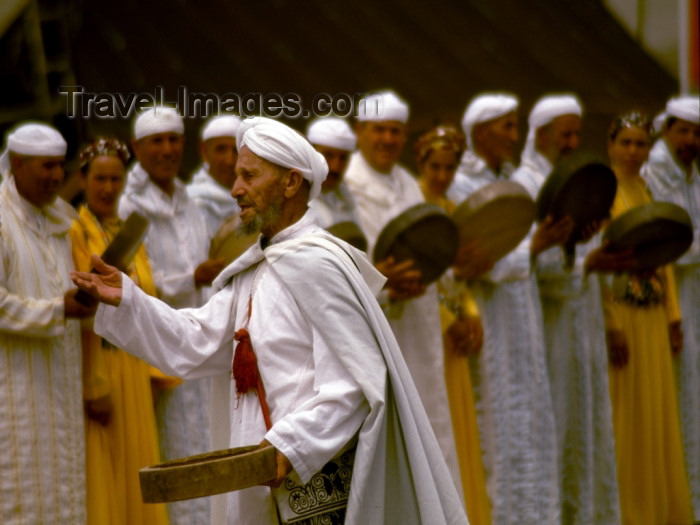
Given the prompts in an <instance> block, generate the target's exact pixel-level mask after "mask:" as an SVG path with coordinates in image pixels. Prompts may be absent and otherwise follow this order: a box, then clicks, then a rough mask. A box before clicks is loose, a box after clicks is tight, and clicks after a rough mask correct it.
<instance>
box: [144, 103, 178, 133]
mask: <svg viewBox="0 0 700 525" xmlns="http://www.w3.org/2000/svg"><path fill="white" fill-rule="evenodd" d="M157 133H179V134H180V135H182V134H184V133H185V124H184V122H183V121H182V117H181V116H180V114H179V113H178V112H177V110H176V109H175V108H170V107H167V106H156V107H153V108H148V109H147V110H146V111H144V112H143V113H139V115H138V116H137V117H136V118H135V119H134V139H135V140H140V139H142V138H144V137H148V136H150V135H155V134H157Z"/></svg>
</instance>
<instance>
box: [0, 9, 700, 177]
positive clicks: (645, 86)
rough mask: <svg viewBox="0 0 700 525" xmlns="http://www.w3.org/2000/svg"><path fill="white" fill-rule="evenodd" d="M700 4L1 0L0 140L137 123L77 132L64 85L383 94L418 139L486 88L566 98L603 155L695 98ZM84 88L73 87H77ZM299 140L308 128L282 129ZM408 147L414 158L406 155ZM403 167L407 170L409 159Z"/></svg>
mask: <svg viewBox="0 0 700 525" xmlns="http://www.w3.org/2000/svg"><path fill="white" fill-rule="evenodd" d="M697 6H698V0H606V1H602V0H576V1H561V0H523V1H517V0H461V1H457V0H452V1H449V0H445V1H438V2H415V1H410V2H407V1H400V0H384V1H382V2H376V1H366V0H359V1H354V2H347V1H345V2H336V1H333V0H331V1H328V0H325V1H324V0H308V1H305V2H300V1H292V0H261V1H259V2H241V1H236V0H234V1H231V0H210V1H202V2H194V1H191V0H139V1H136V0H122V1H121V2H113V1H106V0H90V1H88V0H2V1H0V53H1V55H0V56H2V61H1V63H0V93H2V96H1V97H0V131H1V132H2V133H3V135H4V132H5V131H6V130H7V129H8V128H9V127H11V126H13V125H14V124H15V123H17V122H18V121H20V120H24V119H29V118H32V119H43V120H46V121H50V122H52V123H54V124H55V125H56V126H58V127H59V129H61V131H62V132H63V133H64V134H65V136H66V137H67V139H68V141H69V148H70V150H69V153H71V152H74V151H75V150H76V149H77V148H78V146H79V144H80V143H81V142H83V141H85V140H87V139H88V138H89V137H91V136H94V135H96V134H100V133H110V134H117V135H119V136H121V137H122V138H128V136H129V131H130V123H131V118H99V117H96V116H94V115H93V116H91V117H90V118H81V117H76V118H69V117H68V116H67V113H68V111H69V109H70V108H69V107H68V99H69V98H70V97H69V96H67V95H66V94H61V93H60V92H59V91H60V90H61V87H62V86H63V90H64V93H65V86H80V89H82V90H83V91H84V92H85V93H88V92H89V93H97V94H120V95H121V96H122V97H125V98H126V97H127V95H128V94H130V93H134V94H139V93H147V94H153V93H154V92H158V90H160V93H163V94H164V98H165V100H171V101H174V100H175V98H176V96H177V93H178V90H182V89H183V88H184V89H186V90H187V91H188V92H189V93H195V92H199V93H209V94H220V95H223V94H224V93H236V94H239V95H241V96H243V95H246V94H251V93H260V94H273V93H277V94H281V95H284V94H288V93H293V94H296V95H298V96H299V97H300V99H301V100H303V101H304V103H305V104H307V103H310V101H311V100H312V99H313V97H314V96H316V95H317V94H318V93H329V94H337V93H347V94H350V95H357V94H359V93H363V92H367V91H369V90H373V89H378V88H386V87H390V88H393V89H394V90H396V91H397V92H398V93H399V94H400V95H402V96H403V97H404V98H405V99H406V100H407V101H408V102H409V103H410V104H411V111H412V113H411V120H410V122H409V134H410V141H411V142H412V141H413V139H415V138H416V137H417V136H418V135H419V134H420V133H421V132H422V131H424V130H425V129H426V128H428V127H429V126H431V125H433V124H435V123H438V122H450V123H455V124H459V122H460V120H461V117H462V113H463V111H464V109H465V107H466V104H467V102H468V101H469V100H470V99H471V98H472V97H473V96H474V95H476V94H477V93H479V92H481V91H484V90H505V91H510V92H514V93H516V94H518V95H519V97H520V100H521V108H520V114H521V125H520V131H521V136H522V140H523V141H524V137H525V135H526V133H527V113H528V112H529V110H530V107H531V106H532V104H533V103H534V101H535V100H536V99H537V98H538V97H539V96H541V95H542V94H544V93H547V92H552V91H573V92H575V93H577V94H578V95H579V97H580V98H581V100H582V102H583V104H584V107H585V111H586V113H585V118H584V127H583V147H585V148H587V149H591V150H594V151H598V152H600V153H601V154H604V151H605V133H606V129H607V126H608V124H609V122H610V120H611V119H612V117H613V116H614V115H615V114H616V113H618V112H621V111H625V110H628V109H632V108H639V109H642V110H645V111H647V112H649V113H652V114H653V113H656V112H658V111H660V110H661V109H662V108H663V106H664V104H665V101H666V99H667V98H669V97H670V96H672V95H674V94H676V93H678V92H679V91H688V90H695V91H697V89H698V51H697V47H698V46H697V34H698V30H697V27H698V26H697V12H698V8H697ZM72 89H78V88H72ZM287 122H288V123H289V124H291V125H292V126H294V127H295V128H297V129H299V130H301V131H303V130H304V129H305V128H306V124H307V119H305V118H303V117H299V118H293V119H287ZM201 123H202V119H201V118H200V117H197V118H187V119H186V135H187V146H186V154H185V162H184V167H183V173H182V176H183V178H185V179H186V178H188V177H189V174H190V173H191V172H192V170H193V169H194V168H195V166H196V164H197V163H198V158H197V150H196V142H197V135H198V132H199V128H200V126H201ZM411 145H412V144H409V146H411ZM404 162H405V163H406V164H407V165H408V166H409V167H413V158H412V147H407V148H406V150H405V152H404Z"/></svg>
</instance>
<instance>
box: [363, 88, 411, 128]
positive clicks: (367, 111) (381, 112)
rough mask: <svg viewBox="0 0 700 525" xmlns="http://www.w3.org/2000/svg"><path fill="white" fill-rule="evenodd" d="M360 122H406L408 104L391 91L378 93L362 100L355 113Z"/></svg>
mask: <svg viewBox="0 0 700 525" xmlns="http://www.w3.org/2000/svg"><path fill="white" fill-rule="evenodd" d="M357 120H358V121H360V122H380V121H387V120H393V121H397V122H402V123H404V124H405V123H406V122H408V104H407V103H406V102H405V101H404V100H402V99H401V98H399V96H398V95H397V94H396V93H394V92H393V91H380V92H379V93H372V94H371V95H367V96H366V97H364V98H362V99H361V100H360V103H359V107H358V111H357Z"/></svg>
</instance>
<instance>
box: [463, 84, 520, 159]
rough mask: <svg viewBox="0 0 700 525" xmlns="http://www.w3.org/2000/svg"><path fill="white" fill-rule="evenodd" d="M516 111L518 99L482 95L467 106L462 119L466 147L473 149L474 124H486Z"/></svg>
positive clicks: (496, 94)
mask: <svg viewBox="0 0 700 525" xmlns="http://www.w3.org/2000/svg"><path fill="white" fill-rule="evenodd" d="M516 109H518V98H517V97H516V96H515V95H509V94H507V93H483V94H481V95H477V96H476V97H474V98H473V99H472V101H471V102H470V103H469V105H468V106H467V110H466V111H465V112H464V117H462V129H463V130H464V134H465V135H466V136H467V146H468V147H469V149H474V143H473V141H472V129H473V128H474V126H475V125H476V124H481V123H482V122H488V121H489V120H493V119H496V118H499V117H502V116H504V115H507V114H508V113H510V112H512V111H515V110H516Z"/></svg>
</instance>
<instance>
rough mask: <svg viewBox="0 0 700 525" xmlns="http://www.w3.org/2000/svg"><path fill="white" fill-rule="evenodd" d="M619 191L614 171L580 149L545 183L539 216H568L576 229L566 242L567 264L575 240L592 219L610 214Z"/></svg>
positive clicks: (551, 174) (572, 256)
mask: <svg viewBox="0 0 700 525" xmlns="http://www.w3.org/2000/svg"><path fill="white" fill-rule="evenodd" d="M616 192H617V180H616V179H615V174H614V173H613V171H612V170H611V169H610V168H609V167H608V166H607V164H605V163H604V162H602V161H601V160H600V159H598V158H597V157H596V156H594V155H592V154H589V153H577V154H573V155H571V157H569V158H567V159H566V160H564V161H562V162H561V163H560V164H559V165H557V166H556V167H555V168H554V169H553V170H552V172H551V173H550V175H549V176H548V177H547V180H546V181H545V183H544V184H543V185H542V188H541V189H540V192H539V194H538V196H537V220H538V221H539V222H541V221H543V220H544V219H545V217H547V215H551V216H552V218H553V219H554V220H555V221H557V220H559V219H562V218H563V217H565V216H568V217H570V218H571V219H572V220H573V222H574V229H573V231H572V233H571V236H570V237H569V240H568V241H567V242H566V244H565V245H564V252H565V254H566V263H565V264H566V266H567V267H569V268H570V267H571V266H572V265H573V261H574V256H575V250H576V248H575V246H576V243H577V242H579V241H580V240H582V239H583V233H584V230H585V228H586V226H588V225H589V224H591V223H594V222H600V221H602V220H603V219H607V218H608V217H609V216H610V208H612V205H613V202H614V200H615V193H616Z"/></svg>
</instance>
